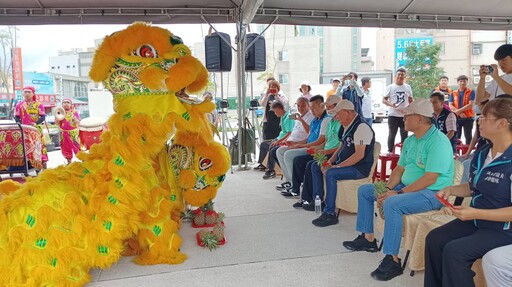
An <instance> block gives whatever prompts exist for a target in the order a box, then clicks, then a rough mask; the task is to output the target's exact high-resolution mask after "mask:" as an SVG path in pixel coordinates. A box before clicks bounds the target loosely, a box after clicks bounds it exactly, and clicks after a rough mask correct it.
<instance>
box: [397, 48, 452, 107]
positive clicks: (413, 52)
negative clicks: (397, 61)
mask: <svg viewBox="0 0 512 287" xmlns="http://www.w3.org/2000/svg"><path fill="white" fill-rule="evenodd" d="M440 52H441V45H439V44H433V45H422V46H419V47H416V45H411V46H409V47H407V49H406V50H405V55H406V57H407V60H406V62H405V68H406V70H407V83H408V84H409V85H410V86H411V88H412V92H413V94H414V97H415V98H428V97H429V95H430V92H431V91H432V89H434V88H435V87H437V85H438V83H439V78H440V77H441V76H442V75H444V70H443V69H441V68H439V67H437V65H438V64H439V53H440Z"/></svg>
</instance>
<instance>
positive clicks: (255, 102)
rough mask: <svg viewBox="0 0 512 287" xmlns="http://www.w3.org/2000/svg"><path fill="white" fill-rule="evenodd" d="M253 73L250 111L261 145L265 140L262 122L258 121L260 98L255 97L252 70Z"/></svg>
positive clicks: (257, 140) (257, 141)
mask: <svg viewBox="0 0 512 287" xmlns="http://www.w3.org/2000/svg"><path fill="white" fill-rule="evenodd" d="M250 73H251V101H250V105H249V111H250V112H251V120H252V126H253V127H254V128H255V129H256V131H257V132H258V137H257V138H256V146H257V147H258V149H259V147H260V144H261V143H262V142H263V137H262V135H261V127H260V123H259V122H258V116H257V115H256V110H257V109H258V106H259V104H258V100H255V99H254V90H253V83H252V72H250Z"/></svg>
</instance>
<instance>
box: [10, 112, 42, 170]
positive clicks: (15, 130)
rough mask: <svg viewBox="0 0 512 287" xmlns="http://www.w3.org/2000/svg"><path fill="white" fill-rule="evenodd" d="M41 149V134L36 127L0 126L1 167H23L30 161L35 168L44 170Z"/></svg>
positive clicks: (14, 124)
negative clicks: (26, 161)
mask: <svg viewBox="0 0 512 287" xmlns="http://www.w3.org/2000/svg"><path fill="white" fill-rule="evenodd" d="M22 133H23V139H24V141H23V140H22ZM23 145H24V146H23ZM41 148H42V143H41V134H40V133H39V130H37V129H36V128H35V127H32V126H27V125H17V124H16V123H12V124H9V123H5V122H4V123H1V124H0V167H6V166H23V165H24V164H25V160H28V162H29V163H30V164H31V165H32V166H33V167H36V168H42V158H41V157H42V155H41ZM0 169H2V168H0Z"/></svg>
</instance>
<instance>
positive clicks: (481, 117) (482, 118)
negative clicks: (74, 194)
mask: <svg viewBox="0 0 512 287" xmlns="http://www.w3.org/2000/svg"><path fill="white" fill-rule="evenodd" d="M478 120H499V119H498V118H486V117H485V116H480V117H479V118H478Z"/></svg>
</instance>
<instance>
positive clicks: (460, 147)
mask: <svg viewBox="0 0 512 287" xmlns="http://www.w3.org/2000/svg"><path fill="white" fill-rule="evenodd" d="M468 149H469V145H466V144H457V145H456V146H455V153H456V154H457V155H459V156H461V155H464V154H466V152H468Z"/></svg>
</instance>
